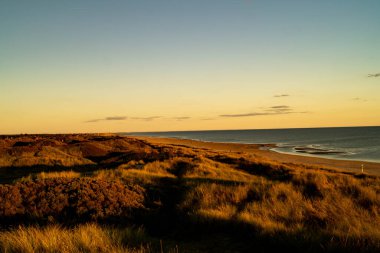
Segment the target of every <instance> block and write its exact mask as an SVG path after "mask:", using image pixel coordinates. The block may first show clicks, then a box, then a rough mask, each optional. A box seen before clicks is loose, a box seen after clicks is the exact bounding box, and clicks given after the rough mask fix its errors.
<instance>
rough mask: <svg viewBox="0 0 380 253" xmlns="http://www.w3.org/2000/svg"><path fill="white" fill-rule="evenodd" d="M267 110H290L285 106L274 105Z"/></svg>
mask: <svg viewBox="0 0 380 253" xmlns="http://www.w3.org/2000/svg"><path fill="white" fill-rule="evenodd" d="M269 109H276V110H283V109H290V106H287V105H275V106H271V107H269Z"/></svg>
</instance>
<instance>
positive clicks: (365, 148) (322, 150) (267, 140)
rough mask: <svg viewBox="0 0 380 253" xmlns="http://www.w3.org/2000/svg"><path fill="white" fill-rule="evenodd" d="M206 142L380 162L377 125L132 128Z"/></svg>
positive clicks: (159, 135) (154, 134) (157, 134)
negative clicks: (202, 128) (220, 128)
mask: <svg viewBox="0 0 380 253" xmlns="http://www.w3.org/2000/svg"><path fill="white" fill-rule="evenodd" d="M119 134H121V135H134V136H150V137H171V138H178V139H191V140H199V141H207V142H227V143H245V144H275V145H276V147H275V148H273V149H272V150H273V151H276V152H281V153H289V154H298V155H304V156H314V157H324V158H333V159H343V160H358V161H368V162H378V163H379V162H380V126H374V127H331V128H291V129H252V130H208V131H172V132H132V133H119Z"/></svg>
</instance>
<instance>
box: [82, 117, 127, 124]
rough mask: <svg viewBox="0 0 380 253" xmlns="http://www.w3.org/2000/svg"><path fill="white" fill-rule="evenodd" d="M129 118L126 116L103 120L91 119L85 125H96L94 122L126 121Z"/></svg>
mask: <svg viewBox="0 0 380 253" xmlns="http://www.w3.org/2000/svg"><path fill="white" fill-rule="evenodd" d="M126 119H127V117H125V116H113V117H105V118H103V119H91V120H87V121H85V123H94V122H99V121H118V120H126Z"/></svg>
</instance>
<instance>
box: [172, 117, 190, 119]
mask: <svg viewBox="0 0 380 253" xmlns="http://www.w3.org/2000/svg"><path fill="white" fill-rule="evenodd" d="M170 119H174V120H187V119H191V117H172V118H170Z"/></svg>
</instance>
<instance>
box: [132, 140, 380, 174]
mask: <svg viewBox="0 0 380 253" xmlns="http://www.w3.org/2000/svg"><path fill="white" fill-rule="evenodd" d="M132 138H136V139H140V140H144V141H147V142H150V143H153V144H156V145H169V146H187V147H190V148H195V149H208V150H216V151H223V152H232V153H237V154H240V155H242V156H246V155H248V156H249V155H253V156H256V157H257V158H258V159H262V160H269V161H273V162H276V163H281V164H284V165H292V164H297V165H302V166H306V167H312V168H317V169H327V170H337V171H342V172H349V173H362V165H363V169H364V173H367V174H371V175H377V176H380V163H375V162H366V161H352V160H338V159H329V158H320V157H311V156H303V155H294V154H284V153H279V152H276V151H273V150H271V149H272V148H274V147H275V145H274V144H240V143H218V142H204V141H196V140H189V139H177V138H160V137H142V136H139V137H136V136H133V137H132Z"/></svg>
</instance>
